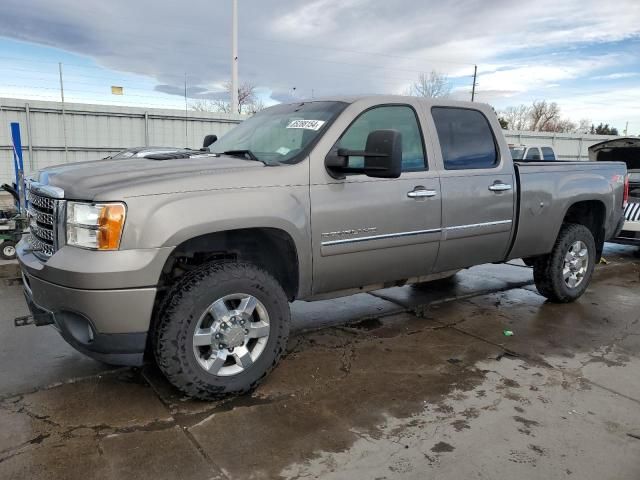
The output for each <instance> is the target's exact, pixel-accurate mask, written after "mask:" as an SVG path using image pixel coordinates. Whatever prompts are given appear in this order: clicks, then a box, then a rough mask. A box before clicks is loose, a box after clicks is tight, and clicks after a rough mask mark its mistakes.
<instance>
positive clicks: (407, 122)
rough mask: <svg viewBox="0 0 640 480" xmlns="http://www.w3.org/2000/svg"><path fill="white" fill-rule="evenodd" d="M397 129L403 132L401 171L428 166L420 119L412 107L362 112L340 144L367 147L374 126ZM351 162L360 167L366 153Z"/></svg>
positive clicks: (411, 170) (385, 108)
mask: <svg viewBox="0 0 640 480" xmlns="http://www.w3.org/2000/svg"><path fill="white" fill-rule="evenodd" d="M387 129H394V130H398V131H399V132H400V133H401V134H402V171H403V172H418V171H422V170H426V169H427V166H426V155H425V153H424V146H423V143H422V134H421V132H420V126H419V125H418V119H417V117H416V114H415V112H414V111H413V109H412V108H411V107H408V106H402V105H390V106H385V107H375V108H372V109H371V110H367V111H366V112H364V113H363V114H361V115H360V116H359V117H358V118H357V119H356V120H355V121H354V122H353V123H352V124H351V125H350V126H349V128H347V130H346V131H345V132H344V134H343V135H342V137H341V138H340V140H338V143H337V147H338V148H347V149H349V150H364V148H365V146H366V144H367V136H368V135H369V134H370V133H371V132H373V131H374V130H387ZM349 166H351V167H356V168H361V167H363V166H364V158H363V157H350V158H349Z"/></svg>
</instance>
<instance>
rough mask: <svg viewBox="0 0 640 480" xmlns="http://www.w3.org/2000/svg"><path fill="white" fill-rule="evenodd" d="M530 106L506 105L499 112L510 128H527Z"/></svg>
mask: <svg viewBox="0 0 640 480" xmlns="http://www.w3.org/2000/svg"><path fill="white" fill-rule="evenodd" d="M530 116H531V107H529V106H527V105H518V106H517V107H507V108H505V109H504V110H503V111H502V112H501V117H502V118H504V120H506V122H507V124H508V127H507V128H509V129H510V130H526V129H527V128H529V118H530Z"/></svg>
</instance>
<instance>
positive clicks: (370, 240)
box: [310, 104, 441, 294]
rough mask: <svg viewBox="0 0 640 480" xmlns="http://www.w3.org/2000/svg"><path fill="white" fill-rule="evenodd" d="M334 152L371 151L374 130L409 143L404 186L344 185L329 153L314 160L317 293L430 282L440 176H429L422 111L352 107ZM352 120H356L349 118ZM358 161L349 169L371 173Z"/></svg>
mask: <svg viewBox="0 0 640 480" xmlns="http://www.w3.org/2000/svg"><path fill="white" fill-rule="evenodd" d="M345 116H346V117H347V118H348V119H350V120H352V121H350V122H349V124H348V126H346V128H345V127H342V129H341V131H340V132H339V133H338V135H339V138H338V139H337V141H336V142H335V144H333V145H331V146H332V147H336V146H337V147H342V148H347V149H350V150H364V147H365V144H366V141H367V136H368V135H369V133H371V132H372V131H374V130H379V129H395V130H398V131H400V133H401V135H402V153H403V155H402V156H403V159H402V173H401V175H400V177H399V178H371V177H367V176H366V175H364V174H351V175H347V177H346V178H344V179H341V180H336V179H334V178H332V177H331V176H330V175H329V174H328V173H327V171H326V169H325V168H324V156H325V155H326V154H327V153H328V151H329V149H316V150H315V151H314V153H313V154H312V158H311V165H312V168H311V186H310V195H311V224H312V244H313V245H312V248H313V255H314V256H313V258H314V261H313V293H314V294H321V293H326V292H334V291H338V290H345V289H350V288H358V287H363V286H368V285H373V284H380V283H384V282H390V281H394V280H400V279H407V278H411V277H416V276H419V275H424V274H427V273H429V272H430V271H431V269H432V268H433V265H434V262H435V259H436V256H437V253H438V246H439V242H440V235H441V230H440V227H441V225H440V221H441V205H440V201H441V195H440V183H439V178H438V175H437V174H436V173H435V172H433V171H430V170H429V169H428V163H427V153H426V152H427V151H426V148H425V142H424V139H423V135H422V129H421V127H420V121H419V117H418V114H417V112H416V109H415V108H414V107H413V106H412V105H409V104H402V105H398V104H389V105H374V106H372V107H370V108H364V109H363V108H362V107H360V108H356V107H355V105H352V106H351V107H349V109H348V110H347V111H345V113H343V116H342V117H345ZM349 117H350V118H349ZM363 162H364V160H363V158H362V157H350V159H349V165H350V166H354V167H358V166H362V165H363Z"/></svg>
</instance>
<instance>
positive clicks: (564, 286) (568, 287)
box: [533, 224, 596, 303]
mask: <svg viewBox="0 0 640 480" xmlns="http://www.w3.org/2000/svg"><path fill="white" fill-rule="evenodd" d="M595 261H596V247H595V241H594V239H593V235H592V233H591V231H590V230H589V229H588V228H587V227H585V226H584V225H578V224H565V225H563V226H562V229H561V230H560V234H559V235H558V238H557V240H556V243H555V245H554V247H553V250H552V251H551V253H550V254H548V255H545V256H543V257H539V258H538V260H537V261H536V262H535V264H534V265H533V278H534V281H535V284H536V287H537V289H538V291H539V292H540V294H542V295H543V296H545V297H547V298H548V299H549V300H551V301H552V302H558V303H566V302H573V301H574V300H576V299H577V298H579V297H580V296H581V295H582V294H583V293H584V291H585V290H586V289H587V287H588V286H589V282H590V281H591V276H592V274H593V269H594V267H595Z"/></svg>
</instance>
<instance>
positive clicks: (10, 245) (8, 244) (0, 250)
mask: <svg viewBox="0 0 640 480" xmlns="http://www.w3.org/2000/svg"><path fill="white" fill-rule="evenodd" d="M0 257H1V258H2V259H3V260H15V258H16V243H15V242H12V241H11V240H5V241H4V242H2V244H0Z"/></svg>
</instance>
